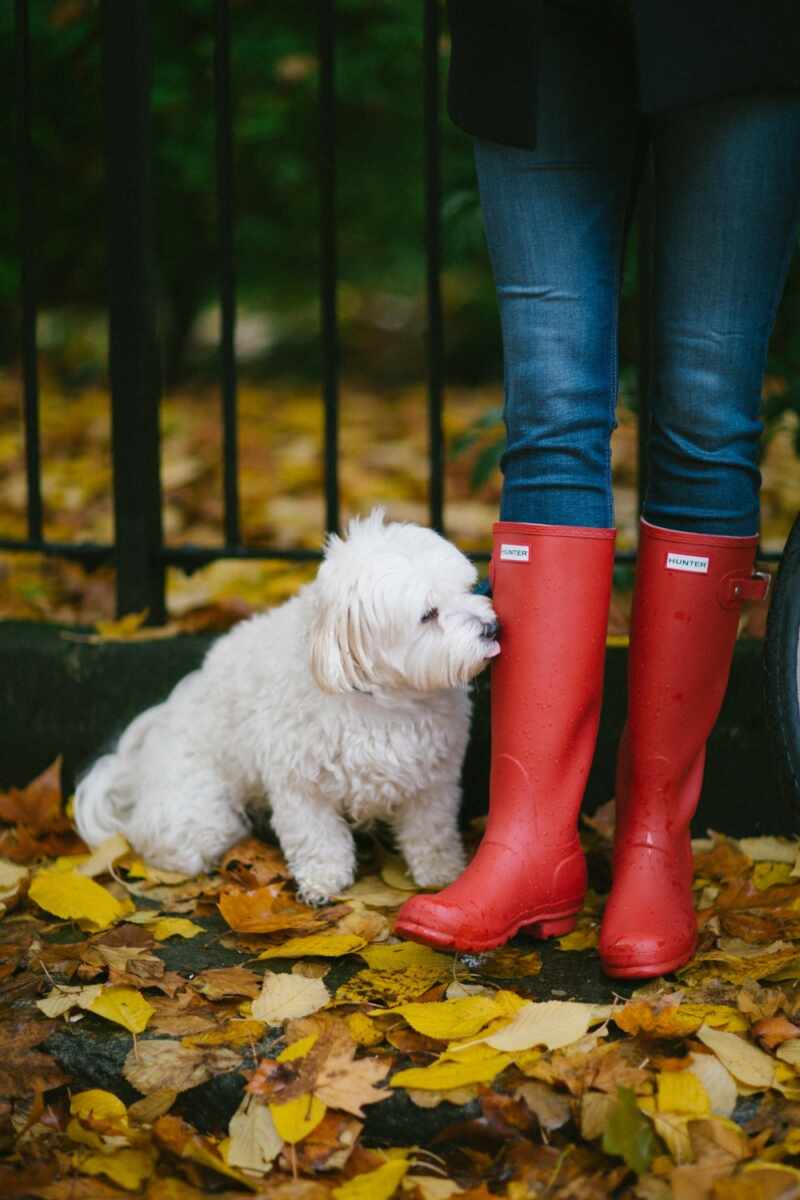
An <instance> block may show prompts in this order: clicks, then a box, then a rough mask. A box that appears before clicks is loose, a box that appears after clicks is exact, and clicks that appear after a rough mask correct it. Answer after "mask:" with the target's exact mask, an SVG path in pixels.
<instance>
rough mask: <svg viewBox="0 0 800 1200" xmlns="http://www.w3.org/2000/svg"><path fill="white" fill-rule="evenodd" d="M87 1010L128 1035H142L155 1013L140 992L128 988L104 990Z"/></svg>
mask: <svg viewBox="0 0 800 1200" xmlns="http://www.w3.org/2000/svg"><path fill="white" fill-rule="evenodd" d="M87 1008H88V1011H89V1012H93V1013H96V1014H97V1016H98V1017H105V1019H106V1020H107V1021H113V1022H114V1023H115V1024H117V1025H122V1027H123V1029H127V1030H128V1032H129V1033H142V1032H143V1030H145V1029H146V1028H147V1024H148V1022H149V1020H150V1018H151V1017H152V1015H153V1013H154V1012H155V1009H154V1008H153V1006H152V1004H149V1003H148V1001H147V1000H145V998H144V996H143V995H142V994H141V992H137V991H136V990H135V989H134V988H129V987H108V988H105V990H103V991H101V993H100V995H99V996H97V997H96V998H95V999H94V1000H93V1001H92V1003H91V1004H89V1005H88V1006H87Z"/></svg>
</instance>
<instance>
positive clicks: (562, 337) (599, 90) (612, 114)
mask: <svg viewBox="0 0 800 1200" xmlns="http://www.w3.org/2000/svg"><path fill="white" fill-rule="evenodd" d="M600 10H601V11H600V12H599V14H598V16H597V18H593V17H592V16H591V15H590V14H588V13H583V12H578V13H576V12H571V11H569V10H567V9H562V8H560V7H559V6H558V5H555V4H553V5H547V4H546V5H545V6H544V13H543V17H544V20H545V22H546V25H545V38H544V44H543V46H542V54H541V65H540V79H539V96H540V111H539V120H538V125H537V147H536V149H535V150H522V149H516V148H514V147H509V146H500V145H496V144H494V143H492V142H485V141H478V142H476V145H475V161H476V167H477V172H478V181H479V186H480V195H481V208H482V211H483V219H484V225H485V229H486V237H487V242H488V246H489V253H490V257H491V262H492V267H493V272H494V278H495V285H496V289H497V297H498V304H499V308H500V317H501V324H502V333H503V351H504V381H505V408H504V418H505V424H506V431H507V442H506V450H505V453H504V455H503V459H502V464H501V465H502V470H503V475H504V482H503V492H502V498H501V503H500V519H501V520H503V521H525V522H532V523H541V524H548V525H579V526H593V527H599V528H608V527H610V526H612V525H613V505H612V492H611V472H610V436H611V432H612V430H613V428H614V425H615V418H614V412H615V407H616V400H617V310H618V293H619V283H620V270H621V262H622V254H623V240H624V232H625V225H626V214H627V211H628V209H629V205H630V201H631V195H632V190H633V188H632V180H633V176H634V174H635V172H636V164H637V161H638V160H637V139H638V133H639V121H638V118H637V116H636V109H635V89H634V83H633V69H632V63H631V57H630V47H629V44H628V42H627V38H626V31H625V28H624V26H620V25H618V24H615V23H614V22H613V21H612V18H611V17H610V15H609V14H608V12H606V11H605V6H602V5H601V6H600Z"/></svg>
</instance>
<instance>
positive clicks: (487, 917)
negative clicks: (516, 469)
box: [395, 522, 768, 978]
mask: <svg viewBox="0 0 800 1200" xmlns="http://www.w3.org/2000/svg"><path fill="white" fill-rule="evenodd" d="M756 542H757V539H756V538H755V537H752V538H739V537H737V538H732V537H719V536H711V535H700V534H687V533H680V532H674V531H671V530H666V529H659V528H657V527H655V526H653V525H649V524H647V523H646V522H642V526H641V537H640V543H639V559H638V566H637V574H636V589H635V595H634V605H633V619H632V628H631V645H630V660H629V678H630V688H629V692H630V694H629V715H628V721H627V724H626V727H625V731H624V733H623V736H622V740H621V744H620V751H619V758H618V770H617V830H616V838H615V846H614V882H613V887H612V891H611V896H610V897H609V901H608V904H607V906H606V911H605V914H604V917H603V923H602V928H601V934H600V953H601V957H602V961H603V966H604V969H605V971H606V972H607V974H609V975H613V976H622V977H632V978H644V977H647V976H653V975H660V974H664V973H666V972H668V971H672V970H675V969H676V968H677V967H679V966H681V965H682V964H683V963H685V962H686V961H687V960H688V959H689V958H690V957H691V955H692V953H693V951H694V947H695V941H696V922H695V917H694V909H693V905H692V891H691V885H692V852H691V842H690V834H689V825H690V821H691V818H692V816H693V815H694V811H695V808H696V806H697V800H698V797H699V793H700V786H701V783H702V777H703V765H704V760H705V745H706V741H707V738H708V735H709V733H710V732H711V729H712V727H713V725H714V722H715V721H716V718H717V715H718V713H719V709H720V706H721V704H722V698H723V695H724V692H725V687H726V685H727V680H728V674H729V670H730V663H731V658H732V654H733V646H734V642H735V640H736V630H737V625H738V617H739V612H740V609H741V603H742V601H743V600H745V599H751V598H758V597H760V596H762V595H763V594H764V593H765V591H766V585H767V583H768V577H765V576H762V575H757V574H753V559H754V555H755V547H756ZM613 565H614V531H613V530H610V529H609V530H605V529H583V528H572V527H567V526H547V525H527V524H516V523H511V522H498V523H497V524H496V525H495V527H494V552H493V556H492V566H491V578H492V595H493V603H494V607H495V611H496V613H497V616H498V618H499V621H500V626H501V645H502V653H501V655H500V656H499V658H498V659H497V660H496V661H495V663H494V664H493V666H492V772H491V796H490V804H489V819H488V823H487V826H486V833H485V835H484V838H483V840H482V842H481V844H480V846H479V848H478V851H477V853H476V855H475V857H474V858H473V860H472V862H471V863H470V865H469V866H468V867H467V869H466V871H465V872H464V873H463V874H462V875H461V876H460V878H459V879H457V880H456V881H455V883H453V884H451V885H450V887H448V888H445V890H444V891H443V892H440V893H439V894H438V895H435V896H427V895H417V896H414V897H413V898H412V899H411V900H409V901H407V903H406V904H405V905H403V907H402V909H401V910H400V913H399V914H398V919H397V923H396V926H395V931H396V932H397V933H399V934H401V935H403V936H405V937H409V938H413V939H415V940H418V941H423V942H427V943H429V944H431V945H435V946H446V947H451V948H453V949H456V950H488V949H491V948H492V947H495V946H499V945H501V944H502V943H503V942H506V941H507V940H508V939H509V938H510V937H513V935H514V934H515V933H517V932H518V931H519V930H520V929H523V930H525V931H526V932H529V933H531V934H532V935H533V936H535V937H549V936H552V935H555V934H562V933H566V932H568V931H569V930H570V929H572V928H573V926H574V924H575V917H576V914H577V913H578V911H579V909H580V907H581V904H582V901H583V896H584V893H585V890H586V865H585V861H584V857H583V853H582V851H581V847H580V842H579V840H578V832H577V826H578V814H579V810H580V804H581V800H582V798H583V793H584V789H585V785H586V780H587V777H588V774H589V768H590V766H591V762H592V755H593V753H594V746H595V739H596V736H597V725H598V721H599V716H600V704H601V699H602V684H603V664H604V658H605V639H606V625H607V619H608V605H609V598H610V591H611V577H612V571H613Z"/></svg>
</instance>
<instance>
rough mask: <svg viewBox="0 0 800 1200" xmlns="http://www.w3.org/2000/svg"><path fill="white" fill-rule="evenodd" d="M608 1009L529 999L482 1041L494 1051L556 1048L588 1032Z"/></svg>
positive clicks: (562, 1001) (603, 1017)
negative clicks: (543, 1047)
mask: <svg viewBox="0 0 800 1200" xmlns="http://www.w3.org/2000/svg"><path fill="white" fill-rule="evenodd" d="M608 1011H610V1010H606V1009H601V1008H598V1007H597V1005H594V1004H579V1003H577V1002H576V1001H572V1000H545V1001H543V1002H542V1003H534V1002H532V1001H531V1002H529V1003H527V1004H525V1005H524V1007H523V1008H521V1009H520V1010H519V1012H518V1013H517V1015H516V1016H515V1017H514V1019H513V1020H512V1021H511V1023H510V1024H509V1025H506V1026H505V1027H504V1028H503V1029H500V1030H498V1031H497V1032H496V1033H492V1034H490V1035H489V1036H488V1037H484V1038H483V1039H482V1040H483V1041H485V1042H487V1043H488V1045H490V1046H494V1048H495V1049H496V1050H510V1051H516V1050H530V1049H532V1048H533V1047H534V1046H546V1047H547V1049H548V1050H557V1049H559V1048H560V1047H561V1046H569V1045H570V1044H571V1043H572V1042H577V1041H578V1039H579V1038H582V1037H583V1036H584V1035H585V1034H586V1033H587V1032H588V1030H589V1026H590V1025H592V1024H596V1023H597V1022H598V1021H602V1020H604V1019H605V1017H606V1015H607V1012H608Z"/></svg>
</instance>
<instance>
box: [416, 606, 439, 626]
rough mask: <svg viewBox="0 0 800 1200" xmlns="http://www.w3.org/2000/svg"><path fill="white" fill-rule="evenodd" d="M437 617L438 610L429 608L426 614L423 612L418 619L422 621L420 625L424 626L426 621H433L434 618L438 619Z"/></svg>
mask: <svg viewBox="0 0 800 1200" xmlns="http://www.w3.org/2000/svg"><path fill="white" fill-rule="evenodd" d="M438 615H439V610H438V608H429V609H428V611H427V612H424V613H423V614H422V616H421V617H420V620H421V621H422V624H423V625H424V624H425V623H426V622H427V621H435V620H436V618H437V617H438Z"/></svg>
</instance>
